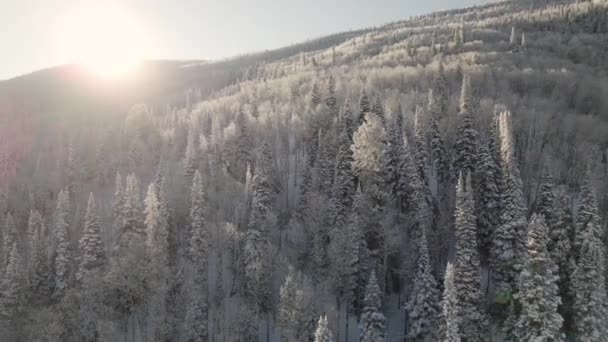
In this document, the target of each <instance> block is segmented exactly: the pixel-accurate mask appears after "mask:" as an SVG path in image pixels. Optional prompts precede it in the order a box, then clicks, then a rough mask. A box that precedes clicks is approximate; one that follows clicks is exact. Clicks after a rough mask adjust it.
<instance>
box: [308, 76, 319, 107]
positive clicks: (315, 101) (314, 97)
mask: <svg viewBox="0 0 608 342" xmlns="http://www.w3.org/2000/svg"><path fill="white" fill-rule="evenodd" d="M310 97H311V100H310V103H311V104H312V108H313V109H314V108H316V107H317V106H318V105H319V104H321V99H322V96H321V90H319V85H317V82H314V83H313V84H312V90H311V95H310Z"/></svg>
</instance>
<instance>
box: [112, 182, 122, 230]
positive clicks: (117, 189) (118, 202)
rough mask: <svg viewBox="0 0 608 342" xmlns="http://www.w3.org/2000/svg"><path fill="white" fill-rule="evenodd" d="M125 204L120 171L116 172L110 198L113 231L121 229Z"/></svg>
mask: <svg viewBox="0 0 608 342" xmlns="http://www.w3.org/2000/svg"><path fill="white" fill-rule="evenodd" d="M124 205H125V192H124V189H123V185H122V176H121V175H120V172H118V171H117V172H116V183H115V186H114V198H113V199H112V224H113V228H114V230H113V232H119V231H120V229H122V222H123V216H122V215H123V210H124Z"/></svg>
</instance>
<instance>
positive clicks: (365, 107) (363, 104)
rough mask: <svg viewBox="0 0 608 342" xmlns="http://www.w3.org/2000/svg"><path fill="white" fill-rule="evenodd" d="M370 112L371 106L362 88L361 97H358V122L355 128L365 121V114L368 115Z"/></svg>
mask: <svg viewBox="0 0 608 342" xmlns="http://www.w3.org/2000/svg"><path fill="white" fill-rule="evenodd" d="M370 111H371V105H370V102H369V97H368V96H367V92H366V91H365V87H364V88H362V89H361V96H360V97H359V122H358V125H357V127H358V126H361V125H362V124H363V122H364V121H365V115H367V113H369V112H370Z"/></svg>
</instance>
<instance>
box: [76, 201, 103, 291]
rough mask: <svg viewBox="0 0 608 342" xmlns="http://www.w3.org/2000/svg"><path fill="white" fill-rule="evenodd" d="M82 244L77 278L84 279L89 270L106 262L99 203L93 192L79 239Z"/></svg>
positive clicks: (80, 244)
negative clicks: (98, 211) (96, 202)
mask: <svg viewBox="0 0 608 342" xmlns="http://www.w3.org/2000/svg"><path fill="white" fill-rule="evenodd" d="M79 246H80V253H81V255H82V256H81V259H80V266H79V268H78V273H77V274H76V279H77V280H78V281H82V279H83V278H84V277H85V276H86V274H87V273H88V272H91V271H94V270H98V269H100V268H103V267H104V266H105V265H106V263H107V260H106V253H105V249H104V246H103V240H102V238H101V228H100V226H99V216H98V215H97V205H96V204H95V197H94V196H93V193H92V192H91V194H90V195H89V201H88V203H87V212H86V214H85V216H84V230H83V232H82V236H81V237H80V241H79Z"/></svg>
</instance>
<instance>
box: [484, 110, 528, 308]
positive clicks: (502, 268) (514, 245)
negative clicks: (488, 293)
mask: <svg viewBox="0 0 608 342" xmlns="http://www.w3.org/2000/svg"><path fill="white" fill-rule="evenodd" d="M499 127H500V144H501V159H502V161H501V162H502V166H503V170H502V175H503V177H504V182H503V189H502V196H501V197H502V198H501V206H502V214H501V223H502V224H501V225H500V226H499V227H498V228H497V229H496V231H495V233H494V238H493V240H492V243H493V246H492V252H493V256H492V263H493V264H494V273H493V276H494V282H495V286H496V293H497V296H499V297H502V298H503V299H502V300H504V299H508V297H509V296H511V295H512V294H513V293H514V292H515V290H516V285H517V272H518V268H519V266H520V265H521V261H522V258H523V257H524V256H525V253H526V252H525V245H526V244H525V241H526V238H525V236H526V229H527V222H526V207H525V201H524V197H523V190H522V183H521V178H520V176H519V169H518V167H517V165H516V164H517V163H516V161H515V157H514V154H513V137H512V131H511V113H510V112H503V113H501V114H500V125H499Z"/></svg>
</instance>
